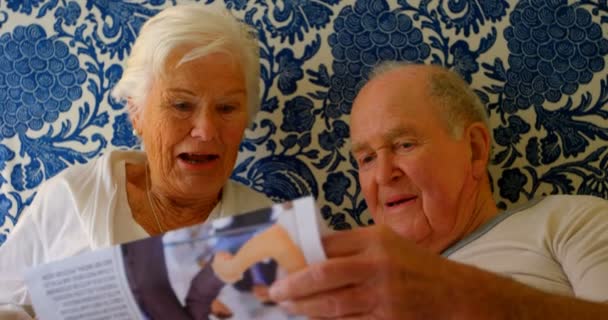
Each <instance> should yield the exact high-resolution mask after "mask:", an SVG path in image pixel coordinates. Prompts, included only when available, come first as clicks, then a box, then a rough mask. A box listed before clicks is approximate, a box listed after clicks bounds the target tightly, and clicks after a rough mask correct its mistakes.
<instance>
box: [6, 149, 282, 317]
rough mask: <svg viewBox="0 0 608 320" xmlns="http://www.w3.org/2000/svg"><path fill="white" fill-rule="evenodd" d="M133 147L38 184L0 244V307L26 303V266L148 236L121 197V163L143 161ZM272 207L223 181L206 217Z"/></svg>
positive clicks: (123, 177)
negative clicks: (39, 185) (219, 196)
mask: <svg viewBox="0 0 608 320" xmlns="http://www.w3.org/2000/svg"><path fill="white" fill-rule="evenodd" d="M145 160H146V156H145V154H144V153H143V152H138V151H112V152H110V153H108V154H106V155H104V156H102V157H100V158H99V159H97V160H95V161H91V162H89V163H87V164H85V165H82V166H75V167H73V168H70V169H68V170H65V171H63V172H62V173H61V174H59V175H57V176H56V177H53V178H52V179H49V180H48V181H46V182H45V183H43V184H42V185H41V187H40V189H39V191H38V194H37V196H36V198H35V199H34V201H33V202H32V204H31V206H30V207H28V208H27V209H26V210H25V212H24V213H23V216H22V217H21V219H20V221H19V223H18V224H17V225H16V226H15V228H14V229H13V230H12V232H11V233H10V234H9V236H8V239H7V241H6V242H5V243H4V244H3V245H2V246H1V247H0V310H1V309H2V305H3V304H4V305H6V304H17V305H21V304H30V301H29V295H28V294H27V289H26V287H25V284H24V282H23V272H24V270H25V268H26V267H28V266H33V265H38V264H43V263H48V262H51V261H55V260H59V259H63V258H66V257H70V256H74V255H76V254H80V253H83V252H86V251H91V250H94V249H97V248H102V247H107V246H110V245H114V244H119V243H124V242H129V241H134V240H138V239H142V238H145V237H148V234H147V232H146V231H145V230H144V229H143V228H142V227H141V226H140V225H139V224H137V222H136V221H135V220H134V219H133V216H132V213H131V209H130V207H129V203H128V200H127V192H126V169H125V167H126V164H127V163H143V162H145ZM270 205H272V202H271V201H270V200H269V199H268V198H267V197H266V196H264V195H263V194H261V193H258V192H256V191H254V190H251V189H249V188H247V187H245V186H243V185H241V184H238V183H235V182H232V181H228V182H227V183H226V185H225V186H224V188H223V190H222V199H221V201H220V202H219V203H218V205H217V206H216V207H215V208H214V209H213V211H212V212H211V214H210V215H209V218H208V220H211V219H215V218H219V217H225V216H230V215H234V214H238V213H242V212H245V211H249V210H254V209H259V208H263V207H267V206H270Z"/></svg>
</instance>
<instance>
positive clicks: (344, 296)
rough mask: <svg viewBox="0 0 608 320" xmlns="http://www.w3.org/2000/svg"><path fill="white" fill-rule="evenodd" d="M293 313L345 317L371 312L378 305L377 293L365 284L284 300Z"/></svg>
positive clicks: (321, 316)
mask: <svg viewBox="0 0 608 320" xmlns="http://www.w3.org/2000/svg"><path fill="white" fill-rule="evenodd" d="M280 305H281V307H283V308H284V309H286V310H287V311H288V312H289V313H291V314H298V315H304V316H307V317H320V318H330V319H331V318H343V317H353V316H359V315H362V314H369V313H370V312H371V311H372V310H373V308H374V306H375V305H376V298H375V295H373V294H370V288H369V287H368V286H365V285H360V286H352V287H347V288H341V289H337V290H332V291H328V292H325V293H323V294H320V295H315V296H312V297H305V298H301V299H296V300H292V301H287V302H283V303H281V304H280Z"/></svg>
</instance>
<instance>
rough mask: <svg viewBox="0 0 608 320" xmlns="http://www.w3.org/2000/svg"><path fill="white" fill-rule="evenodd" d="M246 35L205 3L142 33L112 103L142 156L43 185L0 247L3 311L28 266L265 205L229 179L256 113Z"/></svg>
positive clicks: (253, 63) (23, 299) (16, 297)
mask: <svg viewBox="0 0 608 320" xmlns="http://www.w3.org/2000/svg"><path fill="white" fill-rule="evenodd" d="M252 34H253V32H252V30H250V28H249V27H247V26H246V25H244V24H243V23H241V22H239V21H237V20H236V19H235V18H234V17H232V16H231V15H229V14H228V13H227V12H223V11H222V12H220V11H214V9H211V8H210V7H208V6H202V5H198V6H177V7H172V8H169V9H166V10H164V11H162V12H161V13H159V14H158V15H157V16H155V17H153V18H152V19H150V20H149V21H148V22H147V23H146V24H145V25H144V26H143V27H142V29H141V33H140V35H139V37H138V39H137V41H136V42H135V45H134V46H133V49H132V52H131V56H130V58H129V60H128V61H127V67H126V69H125V72H124V76H123V78H122V79H121V80H120V82H119V83H118V84H117V85H116V87H115V88H114V91H113V96H114V97H115V98H117V99H121V100H123V101H125V102H126V103H127V106H128V110H129V115H130V119H131V122H132V124H133V128H134V129H135V130H134V131H135V132H136V133H137V134H138V135H139V136H140V137H141V139H142V141H143V145H144V146H145V148H144V150H145V152H137V151H113V152H109V153H107V154H105V155H104V156H102V157H100V158H99V159H97V160H95V161H92V162H90V163H88V164H86V165H83V166H79V167H72V168H70V169H68V170H65V171H64V172H63V173H61V174H60V175H58V176H56V177H54V178H52V179H50V180H48V181H47V182H46V183H45V184H43V185H42V186H41V188H40V190H39V192H38V195H37V196H36V198H35V200H34V202H33V203H32V205H31V206H30V207H29V208H28V209H27V212H26V213H25V214H24V215H23V218H22V219H21V221H20V223H19V224H18V225H17V226H16V227H15V229H14V230H13V231H12V232H11V234H10V236H9V238H8V240H7V241H6V243H5V244H4V245H3V246H2V247H0V304H5V307H6V304H7V303H8V304H29V298H28V294H27V291H26V288H25V286H24V283H23V279H22V276H23V274H22V273H23V271H24V269H25V268H26V267H27V266H32V265H37V264H42V263H46V262H50V261H53V260H58V259H62V258H65V257H69V256H73V255H75V254H79V253H82V252H86V251H90V250H93V249H96V248H100V247H106V246H109V245H113V244H118V243H123V242H128V241H133V240H136V239H140V238H144V237H148V236H150V235H157V234H160V233H163V232H166V231H168V230H173V229H177V228H180V227H185V226H189V225H193V224H197V223H202V222H205V221H207V220H209V219H213V218H218V217H222V216H228V215H233V214H236V213H239V212H243V211H248V210H252V209H256V208H261V207H265V206H268V205H270V204H271V202H270V200H268V199H267V198H266V197H265V196H263V195H261V194H258V193H256V192H254V191H252V190H250V189H248V188H246V187H244V186H242V185H238V184H236V183H234V182H231V181H229V180H228V178H229V176H230V174H231V171H232V169H233V167H234V164H235V161H236V157H237V153H238V148H239V144H240V142H241V139H242V138H243V133H244V130H245V128H246V127H247V125H248V124H249V123H250V122H251V119H252V118H253V116H254V115H255V113H256V112H257V110H258V108H259V103H258V92H259V87H258V83H259V60H258V44H257V40H256V38H255V37H254V36H252Z"/></svg>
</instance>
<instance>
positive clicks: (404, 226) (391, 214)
mask: <svg viewBox="0 0 608 320" xmlns="http://www.w3.org/2000/svg"><path fill="white" fill-rule="evenodd" d="M426 81H427V79H426V75H424V74H420V73H413V74H409V73H407V72H405V73H404V72H402V71H398V70H397V71H391V72H389V73H387V74H385V75H382V76H380V77H379V78H376V79H374V80H372V81H371V82H370V83H368V84H367V85H366V86H365V87H364V88H363V89H362V90H361V92H360V94H359V95H358V96H357V98H356V100H355V102H354V104H353V111H352V118H351V138H352V146H353V155H354V156H355V158H356V160H357V163H358V165H359V181H360V184H361V187H362V190H363V194H364V196H365V199H366V201H367V204H368V207H369V209H370V211H371V214H372V217H373V218H374V220H375V221H376V223H385V224H386V225H388V226H390V227H391V228H393V229H394V230H395V231H396V232H397V233H399V234H401V235H402V236H404V237H405V238H407V239H410V240H412V241H415V242H416V243H418V244H419V245H421V246H424V247H426V248H429V249H430V250H432V251H434V252H440V251H442V250H444V249H445V248H447V247H448V246H449V245H450V244H451V243H453V242H454V241H456V240H458V239H459V238H461V237H463V236H464V235H465V232H466V230H467V228H468V227H470V226H469V224H470V223H471V220H472V219H473V216H474V211H475V206H474V203H475V201H476V190H477V189H478V184H479V182H478V181H477V180H476V179H474V178H473V174H472V160H471V157H472V156H471V146H470V139H468V138H467V135H466V133H465V134H464V135H463V138H459V137H454V136H453V135H452V134H451V132H449V130H448V129H447V123H446V122H445V120H444V118H442V116H441V115H440V113H439V112H440V109H439V108H437V106H436V105H435V101H434V100H433V99H432V98H431V97H429V96H428V93H427V82H426ZM465 132H466V130H465Z"/></svg>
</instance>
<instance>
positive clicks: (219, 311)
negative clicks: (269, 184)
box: [25, 197, 327, 320]
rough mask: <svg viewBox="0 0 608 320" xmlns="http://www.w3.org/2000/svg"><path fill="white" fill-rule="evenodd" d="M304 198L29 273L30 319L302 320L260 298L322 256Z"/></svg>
mask: <svg viewBox="0 0 608 320" xmlns="http://www.w3.org/2000/svg"><path fill="white" fill-rule="evenodd" d="M326 232H327V228H326V227H325V226H324V224H323V223H322V219H320V217H319V213H318V210H317V208H316V205H315V202H314V199H313V198H312V197H306V198H302V199H297V200H294V201H290V202H285V203H282V204H276V205H274V206H272V207H268V208H265V209H260V210H256V211H253V212H249V213H246V214H242V215H236V216H232V217H227V218H222V219H218V220H214V221H211V222H209V223H205V224H200V225H196V226H192V227H188V228H183V229H179V230H174V231H170V232H167V233H165V234H164V235H162V236H157V237H151V238H147V239H143V240H139V241H135V242H130V243H126V244H122V245H118V246H114V247H110V248H106V249H101V250H96V251H93V252H88V253H85V254H82V255H79V256H76V257H72V258H69V259H65V260H62V261H58V262H53V263H49V264H45V265H41V266H37V267H34V268H31V269H29V270H28V271H27V272H26V275H25V278H26V283H27V285H28V288H29V290H30V294H31V298H32V302H33V305H34V310H35V311H36V316H37V318H38V319H43V320H46V319H49V320H55V319H57V320H72V319H83V320H89V319H91V320H93V319H119V320H122V319H125V320H126V319H171V320H179V319H271V320H273V319H277V320H279V319H290V320H291V319H302V318H301V317H296V316H291V315H288V314H286V313H285V312H284V311H283V310H282V309H280V308H279V307H278V306H277V305H276V303H274V302H273V301H272V300H271V299H270V298H269V296H268V289H269V287H270V285H271V284H272V283H273V282H274V281H275V280H276V279H277V278H279V277H282V276H284V275H285V274H288V273H291V272H294V271H297V270H299V269H301V268H303V267H305V266H306V265H307V264H311V263H315V262H319V261H322V260H324V259H325V258H326V257H325V254H324V252H323V248H322V245H321V240H320V239H321V233H323V234H324V233H326Z"/></svg>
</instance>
